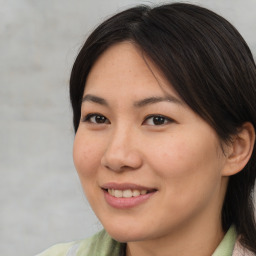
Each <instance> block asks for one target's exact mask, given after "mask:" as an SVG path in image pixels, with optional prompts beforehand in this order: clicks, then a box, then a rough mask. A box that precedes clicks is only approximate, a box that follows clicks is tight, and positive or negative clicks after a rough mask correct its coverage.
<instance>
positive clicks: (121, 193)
mask: <svg viewBox="0 0 256 256" xmlns="http://www.w3.org/2000/svg"><path fill="white" fill-rule="evenodd" d="M108 193H109V194H110V195H112V196H114V197H126V198H128V197H135V196H139V195H145V194H147V190H137V189H134V190H131V189H126V190H118V189H108Z"/></svg>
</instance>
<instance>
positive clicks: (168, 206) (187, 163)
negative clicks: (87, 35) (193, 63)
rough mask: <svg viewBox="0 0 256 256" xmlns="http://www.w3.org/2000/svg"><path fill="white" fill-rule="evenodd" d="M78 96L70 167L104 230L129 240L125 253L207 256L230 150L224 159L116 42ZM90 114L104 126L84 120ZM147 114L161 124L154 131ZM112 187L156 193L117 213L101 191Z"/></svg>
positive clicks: (158, 78)
mask: <svg viewBox="0 0 256 256" xmlns="http://www.w3.org/2000/svg"><path fill="white" fill-rule="evenodd" d="M88 95H91V96H93V97H94V98H93V99H92V97H88ZM95 96H96V97H98V98H100V100H95ZM167 96H168V97H169V100H161V101H160V102H152V100H151V102H147V103H145V101H143V100H145V99H147V98H152V97H159V98H166V97H167ZM84 97H85V99H84V101H83V103H82V107H81V113H82V114H81V122H80V124H79V128H78V131H77V134H76V137H75V141H74V151H73V156H74V163H75V166H76V169H77V172H78V175H79V177H80V181H81V184H82V187H83V189H84V192H85V194H86V197H87V199H88V201H89V203H90V204H91V206H92V208H93V210H94V212H95V214H96V215H97V217H98V218H99V220H100V221H101V223H102V224H103V226H104V228H105V229H106V230H107V232H108V233H109V234H110V235H111V236H112V237H113V238H114V239H116V240H118V241H122V242H127V255H141V256H143V255H161V256H163V255H169V256H170V255H180V256H182V255H198V256H200V255H202V256H203V255H204V256H205V255H211V254H212V253H213V252H214V250H215V249H216V247H217V246H218V244H219V242H220V241H221V239H222V238H223V236H224V233H223V231H222V228H221V220H220V216H221V208H222V204H223V199H224V196H225V192H226V187H227V182H228V177H227V175H224V173H228V172H229V171H230V170H229V168H230V163H229V159H228V156H229V155H230V154H229V152H230V148H229V147H228V146H226V147H225V152H226V153H227V154H223V149H222V147H221V142H220V140H219V138H218V136H217V134H216V133H215V131H214V130H213V129H212V127H210V126H209V124H208V123H206V122H205V121H204V120H203V119H202V118H201V117H199V116H198V115H197V114H196V113H195V112H193V111H192V110H191V109H190V108H189V107H188V106H187V105H186V104H185V103H184V102H183V100H182V99H181V98H180V97H179V95H177V93H176V92H175V91H174V89H173V88H172V86H171V85H170V84H169V82H168V81H166V80H165V78H164V77H163V75H162V74H161V72H160V71H159V70H158V69H157V67H155V66H154V64H153V63H152V62H151V61H150V60H149V59H148V58H147V57H145V56H142V53H141V51H140V49H139V48H138V47H136V46H135V45H133V44H132V43H128V42H124V43H119V44H116V45H114V46H112V47H110V48H109V49H107V50H106V51H105V52H104V53H103V54H102V55H101V56H100V57H99V59H98V60H97V61H96V63H95V64H94V66H93V67H92V69H91V71H90V73H89V76H88V78H87V81H86V86H85V90H84ZM98 98H97V99H98ZM139 102H140V103H141V104H139ZM142 102H144V104H143V103H142ZM94 113H97V115H98V116H99V117H100V118H102V120H104V122H102V123H99V122H98V121H97V120H98V119H95V115H94V116H89V117H88V115H90V114H94ZM149 115H155V116H159V115H162V116H165V117H166V118H164V119H161V120H162V121H163V122H162V123H161V124H158V125H156V123H155V119H154V118H152V117H151V116H150V117H149ZM104 118H105V119H104ZM110 182H114V183H118V184H120V183H132V184H136V185H141V186H146V187H149V188H154V189H156V192H155V193H154V194H153V195H152V196H151V197H150V198H149V199H148V200H146V201H145V202H143V203H142V204H140V205H138V206H136V207H132V208H129V209H117V208H114V207H112V206H110V205H109V204H108V203H107V202H106V200H105V197H104V191H103V190H102V186H103V185H104V184H106V183H110Z"/></svg>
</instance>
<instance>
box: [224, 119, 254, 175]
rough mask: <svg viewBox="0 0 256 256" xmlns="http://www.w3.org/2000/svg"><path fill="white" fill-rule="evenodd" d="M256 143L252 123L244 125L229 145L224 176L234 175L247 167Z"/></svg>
mask: <svg viewBox="0 0 256 256" xmlns="http://www.w3.org/2000/svg"><path fill="white" fill-rule="evenodd" d="M254 143H255V130H254V127H253V125H252V124H251V123H249V122H246V123H244V124H243V125H242V126H241V128H240V129H239V131H238V133H237V134H235V135H234V136H233V138H232V142H231V143H230V144H228V145H227V151H226V152H227V155H226V157H227V161H226V165H225V167H224V169H223V171H222V175H223V176H231V175H234V174H236V173H238V172H240V171H241V170H243V168H244V167H245V165H246V164H247V163H248V161H249V160H250V158H251V155H252V151H253V147H254Z"/></svg>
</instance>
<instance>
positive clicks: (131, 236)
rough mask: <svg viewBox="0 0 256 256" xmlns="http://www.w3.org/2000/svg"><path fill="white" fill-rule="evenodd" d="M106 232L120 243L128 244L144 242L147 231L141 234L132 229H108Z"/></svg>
mask: <svg viewBox="0 0 256 256" xmlns="http://www.w3.org/2000/svg"><path fill="white" fill-rule="evenodd" d="M105 230H106V231H107V232H108V234H109V235H110V236H111V237H112V238H113V239H115V240H116V241H118V242H121V243H127V242H135V241H141V240H144V239H145V238H144V236H145V230H144V232H140V231H137V230H134V229H133V230H132V229H131V228H126V229H124V228H122V229H121V228H116V229H114V228H109V227H106V228H105Z"/></svg>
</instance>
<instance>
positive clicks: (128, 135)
mask: <svg viewBox="0 0 256 256" xmlns="http://www.w3.org/2000/svg"><path fill="white" fill-rule="evenodd" d="M137 136H138V135H136V129H135V128H134V127H133V126H132V125H127V124H125V123H123V124H119V125H117V126H116V127H113V129H112V131H111V133H110V137H109V138H108V143H107V145H106V149H105V152H104V154H103V157H102V164H103V165H104V166H105V167H107V168H109V169H111V170H113V171H122V170H124V169H125V168H128V169H136V168H139V166H140V165H141V163H142V159H141V156H140V153H139V150H138V148H137V146H136V138H137Z"/></svg>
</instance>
